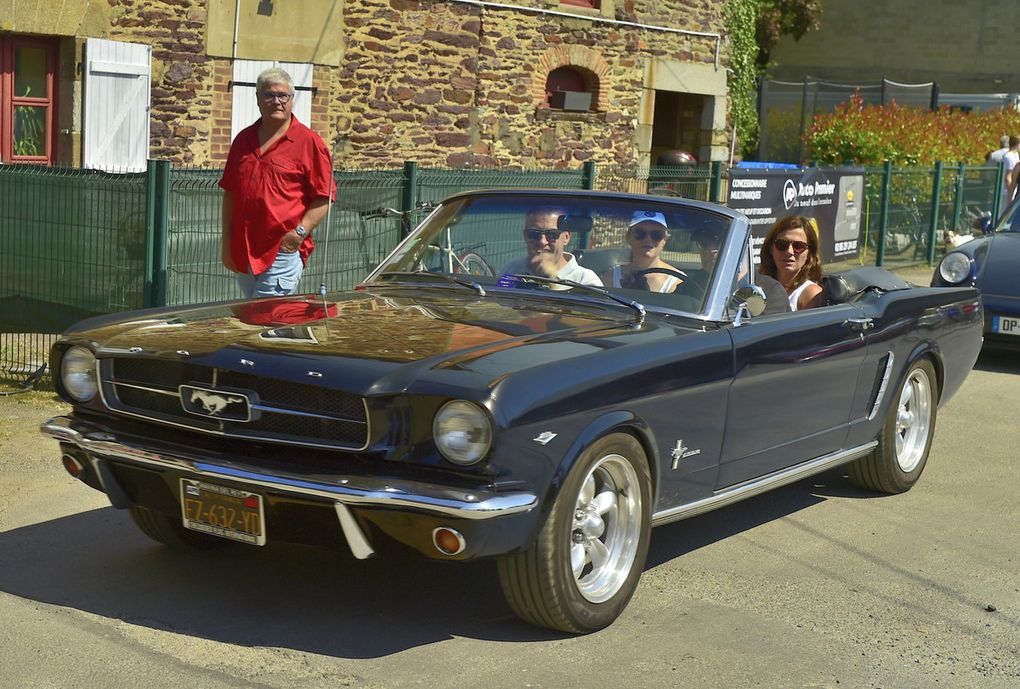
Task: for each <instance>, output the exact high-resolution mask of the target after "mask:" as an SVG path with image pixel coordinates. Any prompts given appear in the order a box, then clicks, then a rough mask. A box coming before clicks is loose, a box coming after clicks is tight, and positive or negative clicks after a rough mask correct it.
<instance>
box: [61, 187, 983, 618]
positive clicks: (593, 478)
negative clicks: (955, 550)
mask: <svg viewBox="0 0 1020 689" xmlns="http://www.w3.org/2000/svg"><path fill="white" fill-rule="evenodd" d="M536 208H542V209H545V210H548V209H554V210H555V213H554V215H555V217H556V220H555V222H554V223H553V224H552V226H551V227H550V226H547V227H543V228H538V227H532V226H531V225H532V224H533V221H532V220H530V218H531V217H532V214H531V213H529V211H532V210H534V209H536ZM635 215H637V216H639V217H643V218H654V219H655V221H656V222H660V221H661V223H660V225H664V226H666V227H668V236H667V235H665V234H663V233H661V232H660V233H658V234H654V233H653V232H648V233H646V236H648V237H652V238H653V240H654V241H655V242H661V241H664V242H665V245H664V247H662V253H661V258H662V259H663V260H664V261H665V262H666V263H667V264H668V265H670V266H671V268H661V267H660V268H658V269H657V270H658V271H659V272H658V274H659V275H662V274H665V275H666V276H667V277H668V278H670V279H671V282H670V284H671V285H672V288H671V289H670V290H669V291H666V292H652V291H648V290H647V285H643V284H642V280H640V279H637V278H647V275H638V274H635V275H634V276H631V277H632V278H634V279H632V280H627V281H624V282H623V283H621V284H626V285H627V286H626V287H613V286H611V281H610V276H611V275H612V274H613V273H614V268H616V267H620V266H622V265H624V264H626V263H627V262H628V261H629V260H630V251H631V250H630V248H628V244H627V243H626V241H625V237H626V236H627V232H628V227H629V226H630V225H631V224H632V223H634V222H636V221H635V220H634V218H635ZM653 229H654V228H653ZM706 237H707V238H710V239H711V240H712V241H711V242H710V243H707V242H706ZM750 239H751V237H750V227H749V224H748V221H747V219H746V218H745V217H744V216H743V215H742V214H740V213H737V212H735V211H732V210H730V209H727V208H724V207H722V206H716V205H711V204H706V203H698V202H692V201H684V200H680V199H673V198H666V197H657V196H641V195H631V194H613V193H599V192H587V191H578V192H563V191H538V190H517V191H485V192H470V193H464V194H458V195H456V196H453V197H451V198H449V199H447V200H446V201H444V202H443V203H441V204H439V205H438V207H437V208H436V209H435V210H434V211H433V212H432V213H431V214H430V215H429V216H428V217H427V218H426V219H425V220H424V222H423V223H422V224H421V225H420V226H419V227H418V228H417V229H416V230H415V231H414V232H412V233H411V235H410V236H409V237H407V239H406V240H404V241H403V242H402V243H401V244H400V245H399V246H398V247H397V248H396V249H395V250H394V251H393V252H392V254H391V255H390V256H389V257H388V258H386V259H385V260H384V261H383V262H382V263H381V264H380V265H379V266H378V267H377V268H376V269H375V270H374V271H373V272H372V273H371V274H370V275H369V276H368V277H367V278H366V279H365V280H364V282H363V283H362V284H361V285H359V286H358V287H357V288H356V289H354V290H352V291H349V292H341V293H335V292H327V293H325V294H324V295H306V296H296V297H285V298H277V299H265V300H260V301H251V302H242V301H238V302H231V303H218V304H210V305H198V306H192V307H187V308H176V309H163V310H148V311H140V312H133V313H125V314H119V315H113V316H107V317H102V318H96V319H92V320H88V321H84V322H82V323H79V324H78V325H76V326H74V327H73V328H71V329H70V330H69V331H68V332H66V333H65V334H64V335H63V336H62V337H61V339H60V340H59V341H58V342H57V344H56V345H55V346H54V348H53V351H52V356H51V365H52V367H53V371H54V373H55V378H56V385H57V388H58V390H59V393H60V394H61V396H63V398H64V399H66V400H67V401H69V402H70V403H71V404H72V405H73V411H72V412H71V413H70V414H69V415H67V416H62V417H58V418H54V419H52V420H50V421H48V422H47V423H45V424H44V425H43V426H42V431H43V432H44V433H45V434H46V435H48V436H50V437H52V438H55V439H56V440H58V441H59V443H60V451H61V454H62V455H63V463H64V466H65V467H66V468H67V470H68V471H69V472H70V473H71V474H72V475H73V476H76V477H78V478H79V479H81V480H82V481H83V482H84V483H86V484H87V485H89V486H91V487H93V488H96V489H98V490H101V491H103V492H105V493H106V494H107V496H109V499H110V502H111V503H112V505H113V506H114V507H117V508H121V509H124V510H126V511H127V512H128V513H129V514H130V515H131V517H132V518H133V520H134V522H135V523H136V524H137V526H138V527H139V528H140V529H141V531H142V532H144V533H145V534H146V535H148V536H149V537H151V538H153V539H155V540H156V541H160V542H162V543H166V544H168V545H173V546H191V547H209V546H212V545H218V544H223V543H227V542H229V541H240V542H242V543H247V544H252V545H255V546H258V545H262V544H265V543H267V542H269V541H276V540H279V541H292V542H301V543H314V544H319V545H324V546H330V547H348V548H350V550H351V552H352V553H353V554H354V555H355V556H356V557H358V558H365V557H369V556H372V555H373V554H377V553H380V552H384V551H385V550H387V548H386V547H384V546H386V545H387V544H394V543H396V544H402V545H403V546H406V547H407V548H410V549H412V550H414V551H417V552H418V553H420V555H422V556H424V557H428V558H436V559H441V560H473V559H477V558H494V559H495V560H496V561H497V563H498V572H499V579H500V582H501V585H502V589H503V591H504V593H505V596H506V599H507V601H508V602H509V605H510V607H511V608H512V609H513V610H514V611H515V612H516V613H517V614H518V615H519V616H520V617H521V618H523V619H524V620H527V621H529V622H531V623H533V624H536V625H540V626H544V627H548V628H551V629H556V630H562V631H566V632H572V633H583V632H590V631H593V630H597V629H599V628H602V627H605V626H606V625H608V624H610V623H611V622H612V621H613V620H614V619H616V618H617V617H618V616H619V615H620V614H621V612H622V611H623V610H624V607H625V606H626V604H627V602H628V601H629V599H630V598H631V595H632V594H633V593H634V590H635V588H636V586H637V585H638V580H639V578H640V576H641V572H642V570H643V568H644V565H645V558H646V554H647V552H648V545H649V539H650V533H651V527H652V526H655V525H659V524H666V523H669V522H674V521H677V520H681V519H684V518H687V517H691V516H694V515H698V514H702V513H705V512H708V511H710V510H714V509H717V508H720V507H724V506H726V505H729V504H731V503H733V502H735V501H737V500H741V499H744V498H747V497H750V496H752V495H756V494H758V493H762V492H764V491H767V490H770V489H772V488H776V487H778V486H782V485H784V484H788V483H791V482H793V481H796V480H798V479H801V478H803V477H806V476H810V475H812V474H815V473H818V472H822V471H825V470H827V469H829V468H832V467H836V466H840V465H847V466H848V471H849V475H850V477H851V479H853V481H855V482H856V483H857V484H858V485H860V486H863V487H865V488H867V489H869V490H874V491H878V492H882V493H899V492H902V491H906V490H909V489H910V488H911V487H912V486H913V485H914V484H915V483H916V482H917V480H918V479H919V477H920V476H921V473H922V471H923V470H924V467H925V464H926V462H927V460H928V454H929V450H930V448H931V442H932V434H933V432H934V428H935V422H936V416H937V408H938V406H939V405H940V404H943V403H944V402H945V401H946V400H947V399H949V398H950V397H951V396H952V395H953V393H954V392H956V390H957V389H958V388H959V386H960V385H961V383H962V382H963V381H964V379H965V378H966V376H967V374H968V372H969V371H970V369H971V367H972V365H973V363H974V361H975V359H976V357H977V355H978V351H979V349H980V345H981V322H982V315H981V314H982V311H981V303H980V300H979V295H978V292H977V290H975V289H973V288H970V287H964V288H959V289H931V288H915V287H912V286H911V285H909V284H908V283H906V282H904V281H902V280H900V279H898V278H897V277H895V276H893V275H892V274H890V273H887V272H885V271H883V270H881V269H863V270H859V271H852V272H849V273H845V274H842V275H837V276H831V277H830V279H828V280H827V281H826V285H825V287H826V303H827V305H826V306H824V307H821V308H815V309H809V310H805V311H798V312H793V313H791V312H789V311H788V308H780V309H777V310H776V313H772V309H770V308H769V306H770V305H769V303H768V302H769V300H768V299H767V297H766V292H767V290H765V289H763V288H762V286H761V285H759V284H756V283H762V284H765V283H767V282H768V279H767V278H758V277H756V276H755V271H754V262H753V260H752V255H751V251H750ZM324 241H328V240H326V239H324V238H321V237H320V242H324ZM530 241H534V242H539V243H541V242H546V243H548V242H552V241H557V242H562V243H565V246H566V251H567V252H568V253H569V255H571V256H573V257H574V259H575V260H576V262H577V263H578V264H579V265H580V266H582V267H585V268H587V269H589V270H591V271H593V272H594V274H595V275H601V276H604V280H605V281H606V284H608V285H610V286H607V287H599V286H596V285H593V284H581V283H580V282H575V281H570V280H564V279H560V278H557V277H548V276H546V275H538V274H535V271H534V270H532V269H531V268H530V264H528V262H527V261H526V260H523V257H525V256H526V247H527V242H530ZM716 250H717V253H716ZM512 266H517V268H516V269H515V271H514V272H509V271H508V269H507V268H508V267H512ZM522 266H523V267H522ZM585 275H587V274H585ZM774 284H775V283H773V286H774ZM785 302H786V298H785V293H782V294H780V296H779V297H778V299H777V300H774V301H773V303H772V306H775V305H779V306H780V307H787V306H788V305H787V304H786V303H785ZM720 518H723V519H724V518H725V516H721V517H720ZM224 557H230V555H229V552H227V553H225V554H224ZM403 623H406V620H405V621H404V622H403Z"/></svg>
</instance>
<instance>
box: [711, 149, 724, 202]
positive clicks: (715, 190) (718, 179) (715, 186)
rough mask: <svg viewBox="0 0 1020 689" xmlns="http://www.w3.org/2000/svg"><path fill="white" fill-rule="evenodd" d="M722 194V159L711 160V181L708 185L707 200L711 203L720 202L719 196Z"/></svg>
mask: <svg viewBox="0 0 1020 689" xmlns="http://www.w3.org/2000/svg"><path fill="white" fill-rule="evenodd" d="M721 195H722V161H721V160H713V161H712V182H711V184H710V186H709V187H708V200H709V201H711V202H712V203H722V201H720V200H719V197H720V196H721Z"/></svg>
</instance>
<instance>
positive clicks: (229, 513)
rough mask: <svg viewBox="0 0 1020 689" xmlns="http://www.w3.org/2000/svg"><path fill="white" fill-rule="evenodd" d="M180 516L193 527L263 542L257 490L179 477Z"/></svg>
mask: <svg viewBox="0 0 1020 689" xmlns="http://www.w3.org/2000/svg"><path fill="white" fill-rule="evenodd" d="M181 518H182V520H183V523H184V526H185V528H188V529H192V530H193V531H201V532H202V533H207V534H212V535H214V536H220V537H222V538H229V539H231V540H234V541H241V542H242V543H250V544H252V545H265V544H266V518H265V514H264V512H263V510H262V496H261V495H259V494H258V493H249V492H248V491H244V490H237V489H236V488H227V487H226V486H217V485H215V484H212V483H206V482H205V481H196V480H194V479H188V478H182V479H181Z"/></svg>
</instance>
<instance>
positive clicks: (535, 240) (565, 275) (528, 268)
mask: <svg viewBox="0 0 1020 689" xmlns="http://www.w3.org/2000/svg"><path fill="white" fill-rule="evenodd" d="M563 215H564V211H563V209H562V208H554V207H540V208H532V209H531V210H530V211H528V214H527V215H526V216H525V218H524V245H525V248H526V249H527V251H528V255H527V256H522V257H521V258H518V259H515V260H513V261H511V262H510V263H508V264H507V265H505V266H503V270H502V271H501V272H502V273H503V274H504V275H519V274H523V275H539V276H542V277H547V278H554V279H557V280H571V281H573V282H579V283H581V284H582V285H594V286H596V287H601V286H602V280H600V279H599V276H598V275H596V274H595V272H594V271H592V270H589V269H588V268H583V267H581V266H580V265H578V263H577V260H576V259H575V258H574V255H573V254H570V253H567V251H566V250H565V249H566V246H567V244H569V243H570V232H567V231H566V230H561V229H559V219H560V217H562V216H563Z"/></svg>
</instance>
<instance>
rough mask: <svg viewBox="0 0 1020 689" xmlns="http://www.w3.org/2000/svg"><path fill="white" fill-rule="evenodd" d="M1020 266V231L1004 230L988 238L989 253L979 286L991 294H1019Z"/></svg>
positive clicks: (982, 267)
mask: <svg viewBox="0 0 1020 689" xmlns="http://www.w3.org/2000/svg"><path fill="white" fill-rule="evenodd" d="M1017 266H1020V233H1017V232H1003V233H1000V234H995V235H992V237H990V238H989V239H988V253H987V254H986V256H985V260H984V265H982V266H981V275H980V277H979V282H978V286H979V287H980V288H981V292H982V293H984V294H990V295H1013V296H1015V295H1016V294H1017V280H1016V270H1017Z"/></svg>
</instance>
